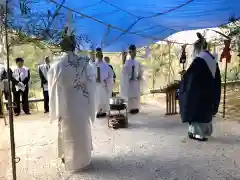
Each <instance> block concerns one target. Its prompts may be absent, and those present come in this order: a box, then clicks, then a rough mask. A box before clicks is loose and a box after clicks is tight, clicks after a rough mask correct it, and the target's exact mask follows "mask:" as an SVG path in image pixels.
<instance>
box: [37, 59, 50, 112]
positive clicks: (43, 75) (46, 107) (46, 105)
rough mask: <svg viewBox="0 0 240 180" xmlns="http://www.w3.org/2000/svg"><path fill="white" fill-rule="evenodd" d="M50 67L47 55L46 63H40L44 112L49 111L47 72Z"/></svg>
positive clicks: (39, 70)
mask: <svg viewBox="0 0 240 180" xmlns="http://www.w3.org/2000/svg"><path fill="white" fill-rule="evenodd" d="M49 69H50V59H49V57H48V56H47V57H46V58H45V63H44V64H41V65H39V67H38V72H39V76H40V80H41V87H42V89H43V98H44V113H48V112H49V94H48V78H47V73H48V71H49Z"/></svg>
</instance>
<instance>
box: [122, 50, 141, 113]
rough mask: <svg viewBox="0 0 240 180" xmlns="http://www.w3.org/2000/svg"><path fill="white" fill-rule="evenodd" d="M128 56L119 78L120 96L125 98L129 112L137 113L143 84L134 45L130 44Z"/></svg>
mask: <svg viewBox="0 0 240 180" xmlns="http://www.w3.org/2000/svg"><path fill="white" fill-rule="evenodd" d="M128 50H129V55H130V58H129V59H127V60H126V62H125V64H124V66H123V69H122V73H121V80H120V96H121V97H123V98H124V99H126V100H127V102H128V109H129V113H131V114H137V113H139V109H140V97H141V87H142V84H143V68H142V65H141V63H140V62H138V61H137V60H136V59H135V58H136V54H137V51H136V46H135V45H130V46H129V48H128Z"/></svg>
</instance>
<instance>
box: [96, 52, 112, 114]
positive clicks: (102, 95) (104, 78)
mask: <svg viewBox="0 0 240 180" xmlns="http://www.w3.org/2000/svg"><path fill="white" fill-rule="evenodd" d="M96 60H97V62H96V73H97V74H96V76H97V79H96V82H97V91H96V93H97V94H96V108H97V118H100V117H105V116H106V115H107V112H108V111H109V108H110V105H109V100H110V98H111V97H112V91H113V86H114V81H113V71H112V69H111V68H110V67H109V65H108V64H107V63H106V62H104V61H103V53H102V50H101V48H97V49H96Z"/></svg>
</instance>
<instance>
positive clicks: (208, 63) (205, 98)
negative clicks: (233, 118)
mask: <svg viewBox="0 0 240 180" xmlns="http://www.w3.org/2000/svg"><path fill="white" fill-rule="evenodd" d="M197 36H198V40H197V41H196V42H195V43H194V59H193V62H192V64H191V65H190V67H189V68H188V69H187V71H186V72H185V73H184V75H183V77H182V81H181V84H180V89H179V105H180V114H181V118H182V122H183V123H188V124H189V129H188V136H189V138H190V139H194V140H199V141H206V140H208V139H207V137H208V136H210V135H211V134H212V128H213V127H212V119H213V116H215V115H216V113H217V112H218V107H219V104H220V99H221V75H220V70H219V67H218V63H217V59H215V57H214V56H213V55H212V54H211V53H210V52H209V51H208V50H207V47H208V44H207V41H206V40H205V38H204V37H203V36H202V35H201V34H200V33H197Z"/></svg>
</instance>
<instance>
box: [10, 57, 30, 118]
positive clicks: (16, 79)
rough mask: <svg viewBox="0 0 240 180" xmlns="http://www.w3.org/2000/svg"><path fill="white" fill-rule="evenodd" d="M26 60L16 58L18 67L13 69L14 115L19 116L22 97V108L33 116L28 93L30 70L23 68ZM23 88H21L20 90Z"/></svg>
mask: <svg viewBox="0 0 240 180" xmlns="http://www.w3.org/2000/svg"><path fill="white" fill-rule="evenodd" d="M23 64H24V60H23V59H22V58H16V65H17V66H16V67H15V68H12V69H11V81H12V92H13V102H14V105H15V107H14V113H15V116H18V115H19V114H20V113H21V106H20V96H22V108H23V111H24V113H25V114H31V113H30V110H29V102H28V92H29V86H28V83H29V80H30V70H29V69H28V68H27V67H25V66H23ZM20 87H21V88H20Z"/></svg>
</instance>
